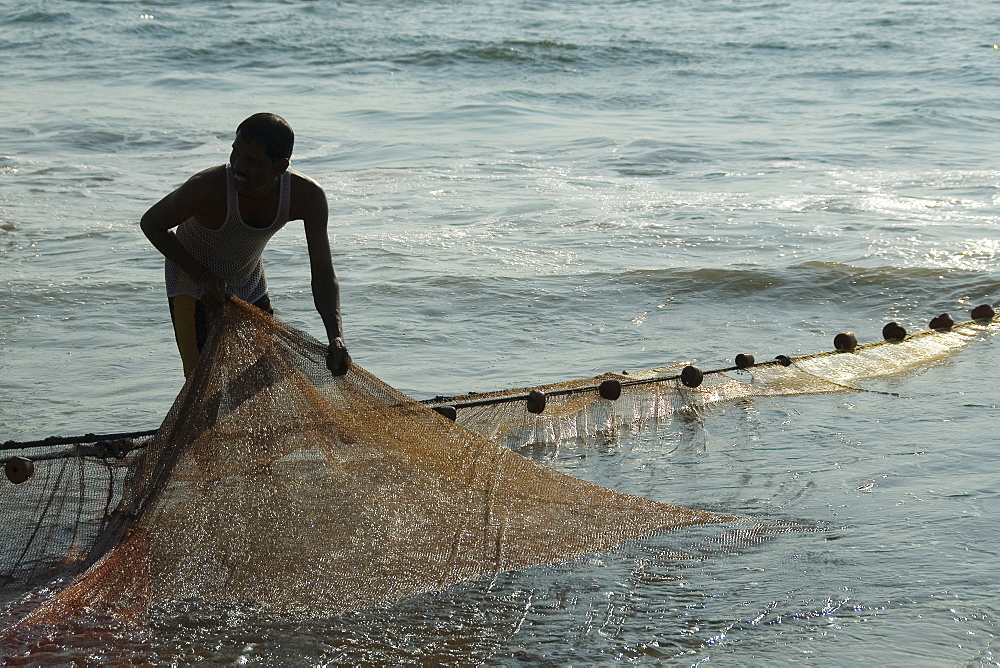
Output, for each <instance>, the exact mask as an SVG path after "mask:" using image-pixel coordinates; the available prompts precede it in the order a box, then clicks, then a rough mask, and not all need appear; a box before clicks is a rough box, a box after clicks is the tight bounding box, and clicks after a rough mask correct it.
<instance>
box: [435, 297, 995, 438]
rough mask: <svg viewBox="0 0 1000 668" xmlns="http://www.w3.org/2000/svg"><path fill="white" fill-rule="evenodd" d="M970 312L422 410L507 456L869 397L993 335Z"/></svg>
mask: <svg viewBox="0 0 1000 668" xmlns="http://www.w3.org/2000/svg"><path fill="white" fill-rule="evenodd" d="M981 308H983V307H981ZM979 312H980V313H984V314H985V315H986V317H981V318H979V319H977V320H970V321H968V322H963V323H958V324H955V323H950V324H948V326H942V327H938V328H936V329H928V330H924V331H920V332H917V333H915V334H912V335H909V336H906V335H905V332H903V334H902V336H900V337H899V338H895V337H892V336H890V338H888V339H883V340H880V341H876V342H872V343H867V344H863V345H858V346H856V347H854V346H851V345H848V346H846V347H845V349H844V350H836V349H835V350H831V351H827V352H822V353H817V354H812V355H802V356H797V357H789V356H785V355H779V356H778V357H777V358H776V359H774V360H770V361H766V362H763V363H754V361H753V358H752V357H750V359H749V361H748V362H743V363H742V364H740V365H739V366H733V367H727V368H722V369H715V370H710V371H704V372H703V371H701V370H700V369H698V368H697V367H693V366H691V365H687V364H683V363H682V364H676V365H672V366H665V367H660V368H656V369H648V370H644V371H639V372H632V373H629V372H623V373H620V374H618V373H607V374H603V375H601V376H596V377H593V378H586V379H580V380H573V381H568V382H562V383H554V384H550V385H540V386H535V387H530V388H519V389H512V390H503V391H498V392H489V393H483V394H476V395H464V396H455V397H437V398H436V399H434V400H433V401H431V402H428V403H429V405H431V406H432V407H434V408H437V409H439V410H440V409H449V410H454V412H455V418H456V419H457V420H458V422H460V423H461V424H463V425H465V426H467V427H469V428H470V429H473V430H475V431H478V432H479V433H481V434H484V435H485V436H487V437H489V438H490V439H492V440H495V441H497V442H499V443H502V444H503V445H505V446H507V447H509V448H512V449H523V448H527V447H528V446H532V445H541V444H547V443H558V442H560V441H567V440H577V441H581V440H586V439H589V438H592V437H594V436H595V435H598V434H601V435H605V436H612V437H613V436H614V435H615V434H616V433H618V432H619V431H620V430H622V429H629V430H632V431H635V430H639V429H643V428H645V427H647V426H649V424H650V423H660V422H664V421H669V420H675V419H685V418H686V417H694V416H696V415H698V414H699V413H700V412H703V411H704V410H706V409H708V408H710V407H712V406H714V405H716V404H719V403H723V402H731V401H736V400H740V399H750V398H753V397H778V396H793V395H804V394H826V393H833V392H863V391H872V390H871V389H870V388H866V387H864V386H863V385H862V382H863V381H866V380H872V379H883V378H887V377H891V376H896V375H901V374H906V373H912V372H913V371H915V370H917V369H920V368H923V367H927V366H929V365H931V364H934V363H936V362H940V361H941V360H944V359H946V358H948V356H950V355H952V354H954V353H955V352H956V351H957V350H960V349H961V348H962V347H964V346H966V345H967V344H969V343H970V342H972V341H974V340H976V338H977V337H980V336H982V335H983V334H984V333H991V332H994V331H996V328H997V320H996V318H995V316H994V314H993V311H992V309H991V308H985V310H981V311H979ZM939 317H940V316H939ZM946 322H947V321H946ZM891 324H893V325H895V323H891ZM935 324H937V322H935ZM887 327H888V326H887ZM897 327H898V325H897ZM894 331H895V330H889V332H890V333H894ZM849 336H851V337H853V334H849ZM847 348H849V350H848V349H847ZM741 357H745V356H740V355H738V356H737V362H740V361H741V360H740V358H741ZM540 406H542V409H541V411H540V412H536V411H538V408H539V407H540Z"/></svg>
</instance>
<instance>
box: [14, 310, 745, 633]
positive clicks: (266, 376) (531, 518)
mask: <svg viewBox="0 0 1000 668" xmlns="http://www.w3.org/2000/svg"><path fill="white" fill-rule="evenodd" d="M221 321H222V326H221V327H215V328H213V331H212V334H211V335H210V337H209V341H208V343H207V344H206V354H204V355H203V356H202V362H200V363H199V365H198V367H197V368H196V370H195V371H194V373H193V374H192V377H191V378H190V379H189V381H188V383H187V384H186V385H185V387H184V389H183V390H182V392H181V394H180V395H179V396H178V398H177V400H176V402H175V403H174V405H173V407H172V408H171V410H170V412H169V414H168V415H167V417H166V419H165V420H164V422H163V424H162V426H161V427H160V429H159V430H158V431H157V432H156V434H155V435H151V436H146V437H143V438H139V439H125V438H122V439H112V440H105V441H102V442H98V443H90V444H85V445H82V446H81V445H75V446H70V448H69V449H70V451H71V452H65V448H64V449H63V450H64V451H63V452H60V451H59V449H58V447H57V446H53V448H54V450H53V451H52V452H50V453H49V454H48V455H47V456H48V457H50V458H49V459H43V458H42V457H39V456H37V455H36V456H35V460H34V463H33V466H34V468H35V469H36V471H35V474H34V475H33V476H30V477H28V478H27V479H26V480H24V481H23V482H21V483H20V484H17V485H12V484H7V482H6V481H4V483H3V486H2V487H0V507H3V508H6V509H13V510H14V511H15V512H14V520H13V522H7V523H5V525H4V526H3V527H2V528H0V532H2V534H3V536H2V540H3V541H4V543H5V546H4V547H3V548H2V551H0V554H2V559H0V591H3V592H6V593H7V594H8V595H9V594H12V593H15V592H17V593H21V594H23V593H24V592H26V591H27V592H31V593H30V594H28V595H26V596H22V597H21V598H18V599H16V600H15V601H14V602H13V603H10V604H9V605H8V613H9V615H8V616H9V619H8V620H6V621H5V622H4V623H5V624H6V625H7V626H8V631H7V635H8V637H10V636H11V635H12V634H16V633H17V632H18V631H19V630H23V629H27V628H29V627H32V626H34V625H37V624H38V623H41V622H45V623H55V622H58V621H60V620H62V619H66V618H71V617H73V616H81V615H87V616H89V617H97V618H104V617H106V618H108V619H112V620H124V621H128V622H141V621H143V619H144V616H145V614H146V612H147V610H148V609H149V608H150V606H151V605H157V604H163V603H169V602H174V601H198V602H199V604H200V605H203V606H206V607H214V606H217V607H218V608H220V609H222V608H225V607H226V606H233V605H238V606H245V607H249V608H253V609H260V610H262V611H267V612H269V613H276V614H282V615H291V616H318V615H330V614H333V613H336V612H340V611H345V610H358V609H366V608H371V607H374V606H378V605H379V604H382V603H385V602H389V601H394V600H397V599H400V598H403V597H407V596H410V595H413V594H416V593H420V592H426V591H432V590H440V589H443V588H445V587H448V586H450V585H453V584H455V583H458V582H462V581H467V580H471V579H476V578H480V577H483V576H487V575H492V574H496V573H499V572H504V571H510V570H516V569H522V568H525V567H528V566H532V565H536V564H545V563H553V562H559V561H565V560H568V559H572V558H574V557H576V556H579V555H581V554H585V553H592V552H600V551H603V550H606V549H608V548H610V547H613V546H615V545H617V544H620V543H621V542H623V541H625V540H628V539H631V538H636V537H641V536H647V535H650V534H652V533H655V532H657V531H660V530H664V529H671V528H675V527H681V526H687V525H692V524H699V523H707V522H721V521H725V520H726V519H727V518H726V517H725V516H722V515H718V514H715V513H712V512H706V511H701V510H694V509H688V508H682V507H678V506H672V505H667V504H664V503H658V502H655V501H651V500H647V499H643V498H639V497H635V496H631V495H628V494H624V493H620V492H616V491H614V490H611V489H607V488H604V487H601V486H599V485H596V484H593V483H589V482H586V481H583V480H580V479H577V478H573V477H571V476H569V475H566V474H563V473H560V472H558V471H556V470H554V469H552V468H549V467H546V466H543V465H541V464H538V463H535V462H533V461H531V460H530V459H527V458H525V457H523V456H521V455H518V454H516V453H514V452H512V451H511V450H509V449H507V448H504V447H502V446H500V445H498V444H496V443H494V442H493V441H491V440H489V439H488V438H486V437H484V436H483V435H482V434H480V433H478V432H476V431H474V430H472V429H470V428H468V427H466V426H463V425H462V424H459V423H456V422H453V421H451V420H449V419H448V418H447V417H445V416H443V415H441V414H440V413H438V412H436V411H434V410H431V409H430V408H429V407H427V406H426V405H423V404H421V403H419V402H416V401H414V400H412V399H410V398H408V397H406V396H405V395H403V394H401V393H400V392H398V391H396V390H394V389H393V388H391V387H389V386H387V385H386V384H385V383H383V382H381V381H379V380H378V379H377V378H375V377H373V376H372V375H370V374H368V373H366V372H365V371H364V370H362V369H361V368H359V367H357V366H355V367H354V368H353V369H352V370H351V371H350V372H349V373H348V374H347V375H346V376H343V377H340V378H333V377H331V376H330V373H329V372H328V371H327V370H326V366H325V361H324V352H325V348H324V346H322V345H321V344H320V343H318V342H317V341H315V340H312V339H310V338H308V337H307V336H306V335H304V334H302V333H300V332H298V331H296V330H294V329H292V328H290V327H288V326H286V325H284V324H283V323H281V322H279V321H278V320H276V319H274V318H273V317H271V316H269V315H267V314H264V313H263V312H261V311H259V310H258V309H255V308H253V307H250V306H247V305H246V304H244V303H242V302H235V301H234V302H232V303H228V304H226V305H225V307H224V308H223V313H222V316H221ZM21 454H23V453H21ZM21 454H16V451H15V454H14V455H13V456H14V457H16V458H19V457H21ZM62 455H69V456H62ZM43 457H44V456H43ZM11 546H13V549H11ZM53 582H56V584H55V585H54V586H53V585H52V583H53ZM0 628H3V626H0ZM0 637H2V636H0Z"/></svg>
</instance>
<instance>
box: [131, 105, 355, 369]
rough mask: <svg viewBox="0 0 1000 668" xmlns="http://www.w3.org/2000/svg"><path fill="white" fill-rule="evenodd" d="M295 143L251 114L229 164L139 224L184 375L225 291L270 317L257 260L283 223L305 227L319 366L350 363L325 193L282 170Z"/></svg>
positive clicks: (283, 125)
mask: <svg viewBox="0 0 1000 668" xmlns="http://www.w3.org/2000/svg"><path fill="white" fill-rule="evenodd" d="M294 138H295V137H294V134H293V133H292V128H291V127H290V126H289V125H288V123H287V122H285V120H284V119H283V118H281V117H280V116H276V115H275V114H266V113H261V114H254V115H253V116H251V117H249V118H247V119H246V120H245V121H243V122H242V123H240V125H239V127H237V128H236V139H235V141H233V148H232V153H230V155H229V163H228V164H225V165H218V166H216V167H210V168H209V169H206V170H205V171H202V172H199V173H197V174H195V175H194V176H192V177H191V178H190V179H188V180H187V181H186V182H185V183H184V184H183V185H182V186H180V187H179V188H177V190H175V191H173V192H172V193H170V194H169V195H167V196H166V197H164V198H163V199H161V200H160V201H159V202H157V203H156V204H154V205H153V206H152V207H151V208H150V209H149V211H147V212H146V213H145V214H144V215H143V217H142V223H141V225H142V231H143V233H145V235H146V237H147V238H149V240H150V241H151V242H152V244H153V245H154V246H155V247H156V248H157V250H159V251H160V252H161V253H163V255H164V257H165V258H166V284H167V298H168V301H169V303H170V318H171V320H172V321H173V325H174V335H175V337H176V339H177V347H178V349H179V350H180V353H181V359H182V361H183V363H184V375H185V376H188V375H190V374H191V372H192V370H193V369H194V366H195V362H197V360H198V355H199V352H200V351H201V349H202V347H203V346H204V344H205V339H206V337H207V332H208V327H207V319H208V313H209V309H212V308H213V307H217V306H220V305H221V304H222V303H223V302H224V301H225V299H226V295H227V293H228V294H233V295H235V296H237V297H239V298H240V299H242V300H244V301H246V302H249V303H251V304H253V305H254V306H257V307H258V308H260V309H262V310H264V311H267V312H268V313H273V312H274V311H273V309H272V307H271V301H270V298H269V296H268V292H267V281H266V279H265V277H264V265H263V261H262V258H261V255H262V253H263V251H264V246H265V245H266V244H267V242H268V240H270V238H271V236H272V235H273V234H274V233H275V232H277V231H278V230H280V229H281V228H282V227H284V225H285V223H287V222H288V221H290V220H301V221H302V222H303V224H304V227H305V235H306V244H307V246H308V249H309V265H310V269H311V273H312V293H313V302H314V303H315V305H316V310H317V311H318V312H319V315H320V317H321V318H322V320H323V325H324V327H325V328H326V335H327V337H328V339H329V342H330V345H329V347H328V348H327V353H326V366H327V368H328V369H329V370H330V371H331V372H332V373H333V374H334V375H337V376H340V375H343V374H345V373H347V369H348V367H349V366H350V363H351V358H350V356H349V355H348V353H347V346H346V345H345V344H344V338H343V327H342V324H341V317H340V286H339V284H338V282H337V276H336V274H335V273H334V270H333V262H332V260H331V258H330V241H329V238H328V237H327V231H326V226H327V217H328V211H327V203H326V195H325V194H324V192H323V189H322V188H321V187H320V185H319V184H318V183H316V182H315V181H313V180H312V179H310V178H309V177H307V176H305V175H303V174H300V173H299V172H297V171H294V170H291V169H289V164H290V160H291V156H292V144H293V143H294ZM174 228H176V232H175V231H173V230H174Z"/></svg>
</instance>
